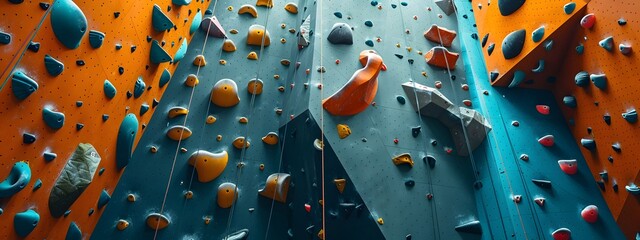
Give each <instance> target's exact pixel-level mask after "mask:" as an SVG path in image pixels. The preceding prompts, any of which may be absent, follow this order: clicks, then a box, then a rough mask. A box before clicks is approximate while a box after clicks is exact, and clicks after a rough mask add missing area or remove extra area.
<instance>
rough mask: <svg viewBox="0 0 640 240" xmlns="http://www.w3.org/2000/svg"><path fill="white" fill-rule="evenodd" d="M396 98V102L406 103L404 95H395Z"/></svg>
mask: <svg viewBox="0 0 640 240" xmlns="http://www.w3.org/2000/svg"><path fill="white" fill-rule="evenodd" d="M396 100H397V101H398V103H400V104H403V105H404V104H405V103H406V100H405V99H404V97H403V96H400V95H398V96H396Z"/></svg>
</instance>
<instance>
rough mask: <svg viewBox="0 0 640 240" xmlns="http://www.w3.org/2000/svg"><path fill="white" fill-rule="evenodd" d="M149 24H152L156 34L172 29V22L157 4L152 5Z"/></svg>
mask: <svg viewBox="0 0 640 240" xmlns="http://www.w3.org/2000/svg"><path fill="white" fill-rule="evenodd" d="M151 22H152V24H153V29H155V30H156V31H158V32H162V31H165V30H167V29H170V28H172V27H173V22H172V21H171V19H169V17H167V15H164V13H163V12H162V9H160V6H158V4H154V5H153V12H152V16H151Z"/></svg>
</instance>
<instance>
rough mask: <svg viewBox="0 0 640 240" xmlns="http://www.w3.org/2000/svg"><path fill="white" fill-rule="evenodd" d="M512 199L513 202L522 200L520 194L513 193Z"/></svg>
mask: <svg viewBox="0 0 640 240" xmlns="http://www.w3.org/2000/svg"><path fill="white" fill-rule="evenodd" d="M513 201H514V202H515V203H520V201H522V196H521V195H515V196H513Z"/></svg>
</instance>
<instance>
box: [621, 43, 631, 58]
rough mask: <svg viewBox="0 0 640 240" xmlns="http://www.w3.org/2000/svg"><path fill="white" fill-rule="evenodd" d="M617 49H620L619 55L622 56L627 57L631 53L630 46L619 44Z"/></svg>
mask: <svg viewBox="0 0 640 240" xmlns="http://www.w3.org/2000/svg"><path fill="white" fill-rule="evenodd" d="M618 49H620V53H622V54H623V55H629V54H630V53H631V45H629V44H624V43H620V45H618Z"/></svg>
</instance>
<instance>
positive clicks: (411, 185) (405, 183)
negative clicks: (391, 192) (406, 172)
mask: <svg viewBox="0 0 640 240" xmlns="http://www.w3.org/2000/svg"><path fill="white" fill-rule="evenodd" d="M404 185H405V186H407V187H413V186H415V185H416V181H413V180H407V181H405V182H404Z"/></svg>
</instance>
